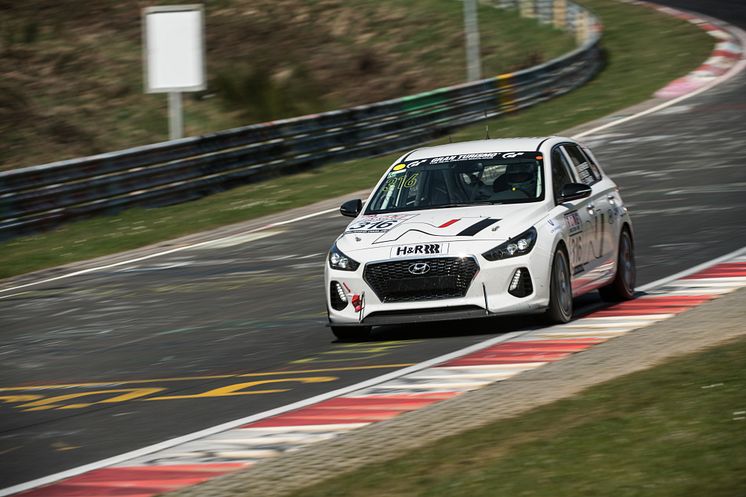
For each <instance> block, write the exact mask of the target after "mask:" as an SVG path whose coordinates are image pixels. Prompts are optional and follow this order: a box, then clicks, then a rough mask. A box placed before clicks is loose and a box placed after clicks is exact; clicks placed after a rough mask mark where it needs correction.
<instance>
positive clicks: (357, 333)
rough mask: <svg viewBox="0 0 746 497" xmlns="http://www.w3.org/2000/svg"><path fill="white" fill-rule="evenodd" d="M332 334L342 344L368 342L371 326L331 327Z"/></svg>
mask: <svg viewBox="0 0 746 497" xmlns="http://www.w3.org/2000/svg"><path fill="white" fill-rule="evenodd" d="M331 329H332V333H334V336H335V337H337V339H338V340H341V341H343V342H362V341H365V340H370V332H371V330H372V329H373V327H372V326H331Z"/></svg>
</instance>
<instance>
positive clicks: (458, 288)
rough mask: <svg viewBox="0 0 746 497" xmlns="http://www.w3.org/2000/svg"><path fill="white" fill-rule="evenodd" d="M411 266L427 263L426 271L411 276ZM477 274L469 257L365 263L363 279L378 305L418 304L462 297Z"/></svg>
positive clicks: (476, 268)
mask: <svg viewBox="0 0 746 497" xmlns="http://www.w3.org/2000/svg"><path fill="white" fill-rule="evenodd" d="M415 264H427V266H428V267H429V270H428V271H427V272H425V273H424V274H412V273H411V272H410V271H409V268H410V267H413V266H414V265H415ZM420 267H421V266H420ZM477 271H479V266H478V265H477V261H475V260H474V259H472V258H470V257H463V258H462V257H438V258H432V259H409V260H402V261H395V262H378V263H374V264H368V265H367V266H365V272H364V273H363V278H364V279H365V281H366V282H367V283H368V285H370V287H371V288H372V289H373V291H374V292H375V293H376V295H377V296H378V298H379V299H380V300H381V302H418V301H422V300H438V299H452V298H459V297H463V296H464V295H466V291H467V290H468V289H469V285H470V284H471V280H473V279H474V276H475V275H476V274H477Z"/></svg>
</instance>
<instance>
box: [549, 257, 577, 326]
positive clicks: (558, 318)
mask: <svg viewBox="0 0 746 497" xmlns="http://www.w3.org/2000/svg"><path fill="white" fill-rule="evenodd" d="M545 317H546V320H547V321H548V322H550V323H566V322H568V321H570V319H571V318H572V280H571V279H570V263H569V262H568V258H567V251H566V250H565V248H564V247H562V246H560V247H558V248H557V250H556V251H555V252H554V258H553V259H552V276H551V279H550V283H549V308H548V309H547V312H546V315H545Z"/></svg>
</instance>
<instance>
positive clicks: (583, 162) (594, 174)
mask: <svg viewBox="0 0 746 497" xmlns="http://www.w3.org/2000/svg"><path fill="white" fill-rule="evenodd" d="M563 147H564V148H565V151H566V152H567V155H569V156H570V159H572V162H573V165H574V166H575V171H576V172H577V173H578V178H579V179H580V181H581V182H582V183H585V184H586V185H592V184H593V183H595V182H597V181H598V180H600V179H601V175H600V174H599V172H598V168H597V167H596V165H595V164H593V163H592V161H591V160H590V159H589V158H588V157H586V156H585V154H584V153H583V151H582V150H580V147H578V146H577V145H563Z"/></svg>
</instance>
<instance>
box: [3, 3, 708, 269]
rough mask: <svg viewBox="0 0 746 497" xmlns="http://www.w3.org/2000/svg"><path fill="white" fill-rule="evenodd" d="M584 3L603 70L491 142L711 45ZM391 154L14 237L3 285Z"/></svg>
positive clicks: (611, 100) (218, 221)
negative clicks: (596, 19)
mask: <svg viewBox="0 0 746 497" xmlns="http://www.w3.org/2000/svg"><path fill="white" fill-rule="evenodd" d="M582 3H583V4H584V5H587V6H588V7H590V8H591V9H593V10H594V11H595V12H596V13H597V14H598V15H599V16H600V17H601V19H602V20H603V22H604V26H605V34H604V47H605V49H606V51H607V53H608V64H607V66H606V68H605V69H604V70H603V72H602V73H601V74H599V76H598V77H597V78H595V79H594V80H593V81H591V82H590V83H588V84H587V85H585V86H584V87H582V88H580V89H578V90H576V91H574V92H572V93H570V94H568V95H565V96H562V97H559V98H557V99H554V100H551V101H549V102H546V103H543V104H541V105H539V106H537V107H534V108H531V109H528V110H526V111H522V112H520V113H516V114H514V115H510V116H506V117H505V118H501V119H497V120H494V121H491V122H490V130H491V136H493V137H497V136H500V137H508V136H537V135H545V134H551V133H558V132H560V131H561V130H563V129H567V128H569V127H572V126H575V125H578V124H581V123H583V122H587V121H589V120H591V119H594V118H598V117H602V116H604V115H607V114H609V113H611V112H614V111H616V110H619V109H622V108H624V107H627V106H629V105H632V104H634V103H637V102H640V101H643V100H645V99H647V98H649V97H650V96H651V95H652V93H653V92H654V91H655V90H657V89H658V88H660V87H662V86H664V85H665V84H666V83H668V82H669V81H671V80H673V79H675V78H677V77H679V76H681V75H683V74H685V73H687V72H688V71H690V70H692V69H694V68H696V67H697V66H698V65H699V64H700V63H701V62H702V61H703V60H704V59H705V58H706V57H707V55H708V54H709V52H710V50H711V49H712V47H713V41H712V39H711V38H710V37H709V36H707V35H706V34H705V33H704V32H703V31H701V30H699V29H698V28H696V27H694V26H693V25H691V24H689V23H686V22H683V21H680V20H677V19H674V18H671V17H668V16H665V15H663V14H660V13H658V12H655V11H653V10H650V9H646V8H641V7H636V6H631V5H627V4H622V3H618V2H615V1H613V0H584V1H582ZM651 47H654V48H651ZM483 135H484V124H479V125H474V126H471V127H467V128H464V129H463V130H461V131H459V132H458V133H456V134H454V136H453V138H454V139H455V140H467V139H474V138H481V137H483ZM396 156H397V154H392V155H389V156H384V157H377V158H372V159H363V160H357V161H351V162H347V163H343V164H332V165H328V166H325V167H322V168H319V169H316V170H313V171H311V172H308V173H303V174H298V175H294V176H288V177H282V178H277V179H274V180H270V181H266V182H263V183H257V184H253V185H248V186H243V187H240V188H236V189H233V190H230V191H227V192H223V193H220V194H217V195H212V196H210V197H206V198H203V199H201V200H197V201H194V202H189V203H185V204H181V205H175V206H171V207H164V208H160V209H150V210H148V209H132V210H129V211H127V212H124V213H122V214H120V215H118V216H111V217H100V218H97V219H92V220H87V221H81V222H77V223H71V224H67V225H65V226H62V227H61V228H59V229H57V230H55V231H51V232H48V233H43V234H38V235H34V236H28V237H22V238H17V239H14V240H11V241H9V242H5V243H3V244H2V245H0V278H4V277H10V276H14V275H18V274H22V273H26V272H29V271H33V270H37V269H43V268H47V267H52V266H57V265H61V264H66V263H69V262H73V261H79V260H84V259H88V258H92V257H97V256H101V255H105V254H110V253H114V252H118V251H122V250H127V249H132V248H136V247H141V246H144V245H148V244H151V243H155V242H158V241H163V240H167V239H170V238H174V237H177V236H181V235H186V234H189V233H195V232H198V231H202V230H206V229H210V228H215V227H218V226H222V225H225V224H229V223H234V222H239V221H244V220H247V219H251V218H255V217H258V216H262V215H265V214H270V213H273V212H278V211H281V210H285V209H288V208H292V207H298V206H302V205H307V204H309V203H312V202H314V201H318V200H322V199H324V198H331V197H333V196H336V195H341V194H344V193H346V192H352V191H355V190H359V189H361V188H365V187H370V186H372V185H373V184H374V182H375V180H376V179H378V177H379V176H380V175H381V173H382V172H383V171H384V170H385V169H386V168H387V167H388V166H389V165H390V163H391V161H392V160H394V159H395V158H396Z"/></svg>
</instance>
